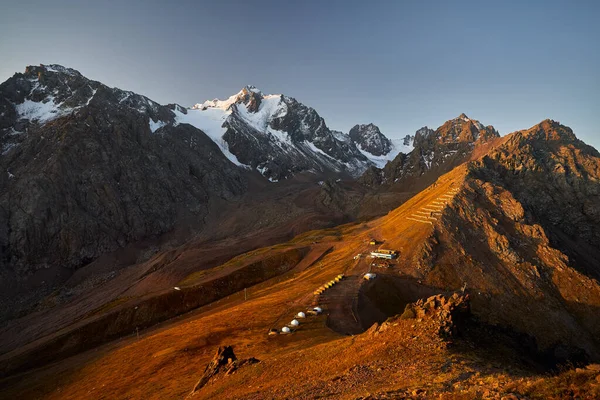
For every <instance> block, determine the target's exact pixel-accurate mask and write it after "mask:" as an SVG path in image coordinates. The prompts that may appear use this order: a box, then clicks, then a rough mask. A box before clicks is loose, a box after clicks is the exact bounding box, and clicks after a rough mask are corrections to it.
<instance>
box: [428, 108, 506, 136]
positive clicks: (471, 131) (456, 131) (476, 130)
mask: <svg viewBox="0 0 600 400" xmlns="http://www.w3.org/2000/svg"><path fill="white" fill-rule="evenodd" d="M436 132H437V136H438V141H439V142H444V143H451V142H454V143H460V142H467V143H473V142H476V141H477V140H479V139H482V140H488V139H490V138H492V137H498V136H499V134H498V132H497V131H496V130H495V129H494V127H492V126H488V127H485V126H484V125H483V124H482V123H481V122H479V121H477V120H475V119H471V118H469V117H467V115H466V114H464V113H462V114H460V115H459V116H458V117H456V118H454V119H451V120H449V121H446V122H445V123H444V124H443V125H442V126H440V127H439V128H438V129H437V131H436Z"/></svg>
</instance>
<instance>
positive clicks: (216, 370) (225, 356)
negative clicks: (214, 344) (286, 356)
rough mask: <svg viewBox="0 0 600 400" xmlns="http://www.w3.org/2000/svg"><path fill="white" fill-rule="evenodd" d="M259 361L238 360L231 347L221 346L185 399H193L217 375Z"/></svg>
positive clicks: (254, 359) (229, 372)
mask: <svg viewBox="0 0 600 400" xmlns="http://www.w3.org/2000/svg"><path fill="white" fill-rule="evenodd" d="M259 362H260V361H259V360H257V359H256V358H254V357H251V358H248V359H245V360H238V358H237V357H236V355H235V353H234V352H233V347H232V346H223V347H219V348H218V349H217V352H216V354H215V356H214V357H213V359H212V360H211V361H210V362H209V363H208V365H207V366H206V368H205V369H204V373H203V374H202V377H201V378H200V380H199V381H198V382H197V383H196V385H194V389H192V392H191V393H190V394H189V395H188V397H187V398H193V397H194V395H195V394H196V393H197V392H198V391H200V389H202V388H203V387H204V386H206V384H207V383H209V382H210V380H211V379H215V378H216V376H217V375H219V374H221V375H225V376H227V375H230V374H232V373H234V372H235V371H236V370H237V369H238V368H241V367H243V366H245V365H252V364H256V363H259Z"/></svg>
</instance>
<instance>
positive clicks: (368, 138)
mask: <svg viewBox="0 0 600 400" xmlns="http://www.w3.org/2000/svg"><path fill="white" fill-rule="evenodd" d="M348 135H349V136H350V138H351V139H352V140H353V141H354V143H356V145H357V146H359V147H360V148H361V149H362V150H364V151H366V152H369V153H371V154H373V155H374V156H383V155H386V154H388V153H389V152H390V151H391V150H392V142H391V141H390V140H389V139H388V138H387V137H385V136H384V135H383V134H382V133H381V131H380V130H379V128H378V127H377V126H376V125H373V124H367V125H355V126H354V127H353V128H352V129H350V132H349V133H348Z"/></svg>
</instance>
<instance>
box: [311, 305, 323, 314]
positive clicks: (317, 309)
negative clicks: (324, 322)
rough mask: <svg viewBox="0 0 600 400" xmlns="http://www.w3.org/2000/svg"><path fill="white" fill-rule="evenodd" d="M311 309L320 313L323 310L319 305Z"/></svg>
mask: <svg viewBox="0 0 600 400" xmlns="http://www.w3.org/2000/svg"><path fill="white" fill-rule="evenodd" d="M313 311H314V312H316V313H317V314H321V313H322V312H323V309H322V308H321V307H315V308H313Z"/></svg>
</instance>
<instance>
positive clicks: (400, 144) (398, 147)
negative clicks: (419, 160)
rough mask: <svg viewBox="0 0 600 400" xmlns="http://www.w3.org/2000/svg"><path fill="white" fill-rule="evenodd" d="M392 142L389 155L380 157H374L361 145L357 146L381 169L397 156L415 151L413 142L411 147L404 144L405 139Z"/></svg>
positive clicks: (392, 140)
mask: <svg viewBox="0 0 600 400" xmlns="http://www.w3.org/2000/svg"><path fill="white" fill-rule="evenodd" d="M390 141H391V142H392V149H391V150H390V151H389V153H387V154H383V155H380V156H376V155H373V154H371V153H369V152H368V151H366V150H363V148H362V147H361V146H360V144H358V143H357V144H356V147H357V148H358V151H360V152H361V153H362V154H363V155H364V156H365V157H367V159H368V160H369V161H371V162H372V163H373V164H375V166H376V167H377V168H379V169H381V168H383V167H385V165H386V164H387V163H388V162H389V161H392V160H393V159H394V158H396V156H397V155H398V154H400V153H404V154H408V153H410V152H411V151H413V149H414V146H413V144H412V142H411V144H410V145H409V146H407V145H405V144H404V139H390Z"/></svg>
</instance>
